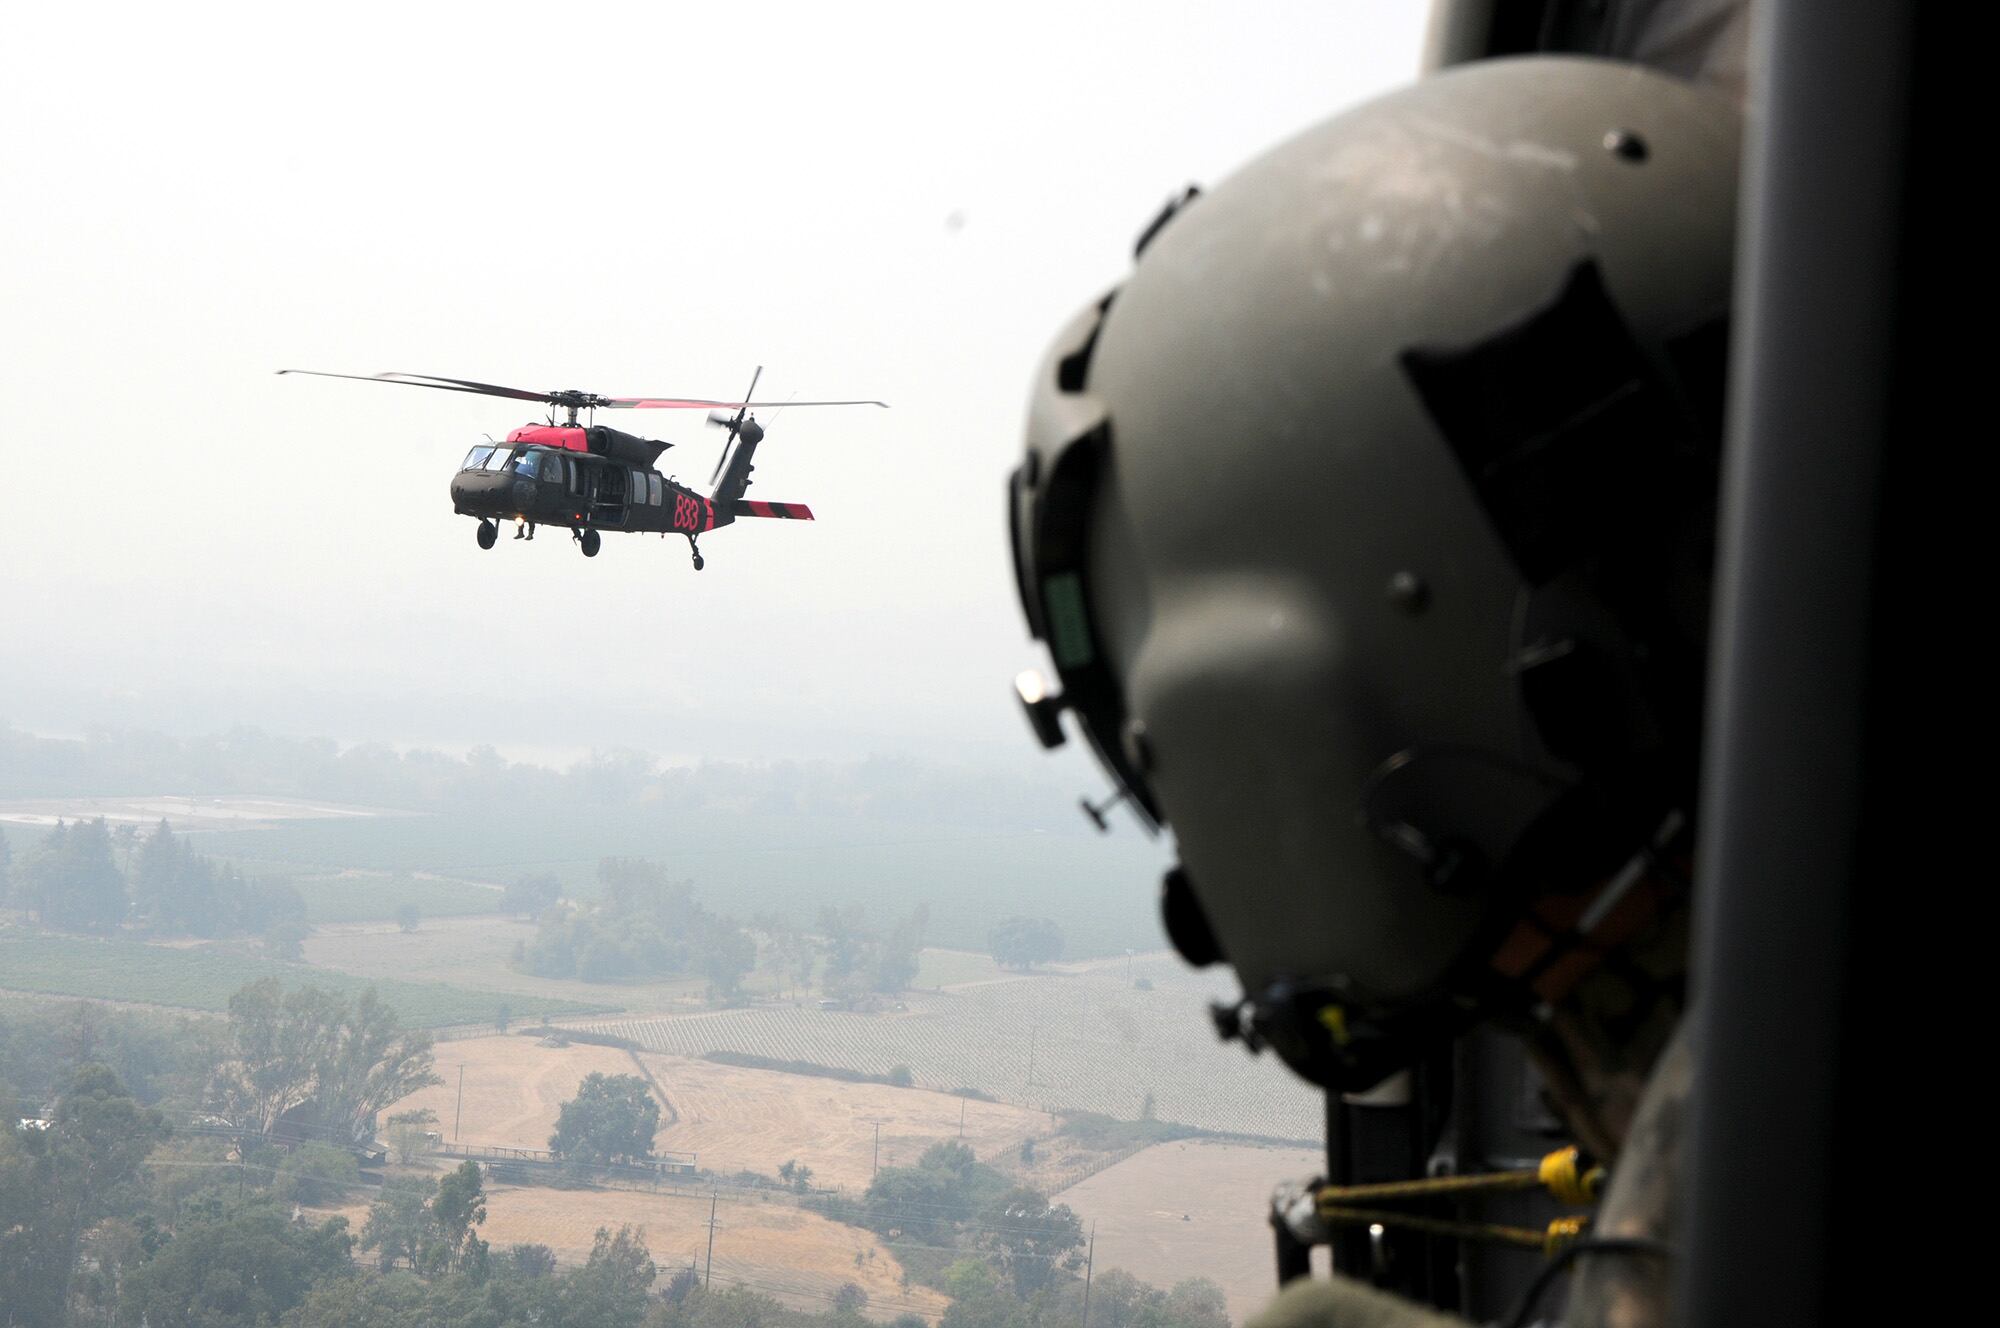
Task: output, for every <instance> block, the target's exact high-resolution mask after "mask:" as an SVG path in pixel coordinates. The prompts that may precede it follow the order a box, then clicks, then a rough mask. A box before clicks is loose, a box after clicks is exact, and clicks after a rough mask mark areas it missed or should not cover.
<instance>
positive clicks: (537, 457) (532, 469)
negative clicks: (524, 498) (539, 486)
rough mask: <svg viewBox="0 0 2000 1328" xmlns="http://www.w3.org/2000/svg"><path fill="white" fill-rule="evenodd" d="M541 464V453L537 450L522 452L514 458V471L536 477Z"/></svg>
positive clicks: (531, 477)
mask: <svg viewBox="0 0 2000 1328" xmlns="http://www.w3.org/2000/svg"><path fill="white" fill-rule="evenodd" d="M541 466H542V458H541V454H540V453H537V452H522V453H521V454H520V455H518V456H516V457H515V458H514V473H515V474H517V475H525V476H527V477H528V478H529V479H533V478H535V475H536V472H538V471H539V470H540V469H541Z"/></svg>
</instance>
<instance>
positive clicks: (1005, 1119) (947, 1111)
mask: <svg viewBox="0 0 2000 1328" xmlns="http://www.w3.org/2000/svg"><path fill="white" fill-rule="evenodd" d="M642 1058H643V1059H644V1060H645V1062H646V1064H647V1066H648V1067H649V1068H650V1069H651V1070H652V1071H653V1075H654V1077H655V1078H656V1079H658V1080H659V1081H660V1085H661V1087H663V1088H664V1089H665V1090H666V1094H667V1100H668V1102H669V1103H670V1104H671V1105H672V1107H673V1109H674V1112H675V1114H676V1115H678V1117H679V1120H678V1121H676V1122H675V1123H674V1124H672V1125H670V1126H666V1127H665V1128H663V1129H661V1131H660V1133H659V1136H658V1138H657V1140H656V1143H657V1145H658V1147H660V1148H663V1149H666V1148H671V1149H678V1150H681V1151H684V1152H694V1153H698V1154H699V1155H700V1166H701V1167H702V1168H703V1169H704V1170H706V1171H714V1172H720V1173H724V1174H727V1173H730V1172H734V1171H739V1170H740V1171H758V1172H762V1173H764V1174H765V1175H775V1174H776V1172H777V1170H778V1168H779V1167H780V1166H782V1165H784V1164H785V1163H786V1162H787V1161H789V1160H792V1159H797V1160H798V1161H800V1162H803V1163H804V1164H805V1165H807V1166H809V1167H811V1168H812V1169H813V1183H814V1184H816V1185H837V1186H840V1187H842V1188H844V1189H847V1190H850V1191H851V1190H857V1189H866V1188H867V1186H868V1181H869V1178H870V1177H871V1176H872V1175H873V1174H874V1165H875V1160H876V1152H875V1148H876V1130H877V1127H878V1126H879V1128H880V1131H881V1136H880V1137H881V1165H882V1166H885V1167H892V1166H893V1167H906V1166H914V1165H915V1164H916V1161H917V1159H918V1158H919V1157H920V1156H922V1155H923V1151H924V1150H925V1149H926V1148H929V1147H930V1146H931V1145H932V1144H935V1143H943V1142H946V1141H949V1140H955V1139H958V1138H959V1137H960V1134H959V1129H960V1121H961V1118H962V1119H963V1122H964V1131H965V1133H964V1136H963V1137H964V1141H965V1142H966V1143H967V1144H968V1145H970V1146H971V1148H972V1151H973V1154H974V1155H975V1156H977V1157H979V1158H981V1159H982V1160H991V1159H995V1158H997V1157H999V1156H1000V1155H1002V1154H1005V1153H1007V1152H1008V1151H1009V1150H1015V1151H1018V1150H1019V1148H1020V1146H1021V1141H1022V1140H1023V1139H1026V1138H1028V1137H1030V1136H1039V1135H1043V1134H1046V1133H1047V1132H1048V1131H1049V1129H1050V1128H1051V1124H1050V1121H1049V1118H1048V1117H1047V1116H1045V1115H1043V1114H1042V1113H1041V1112H1039V1111H1034V1110H1031V1109H1029V1108H1027V1107H1017V1106H1011V1105H1008V1104H1006V1103H1000V1102H977V1101H972V1100H969V1099H966V1098H962V1097H954V1096H952V1095H951V1094H949V1093H939V1092H933V1091H931V1090H929V1089H922V1088H893V1087H890V1086H889V1085H887V1084H854V1083H847V1082H844V1081H842V1080H838V1079H822V1078H817V1077H814V1076H811V1075H800V1074H782V1073H779V1072H776V1071H772V1070H746V1069H741V1068H739V1067H737V1066H733V1065H717V1064H716V1063H714V1062H713V1061H704V1060H692V1059H689V1058H687V1057H682V1056H663V1055H657V1054H654V1053H650V1052H649V1053H645V1054H644V1055H643V1057H642Z"/></svg>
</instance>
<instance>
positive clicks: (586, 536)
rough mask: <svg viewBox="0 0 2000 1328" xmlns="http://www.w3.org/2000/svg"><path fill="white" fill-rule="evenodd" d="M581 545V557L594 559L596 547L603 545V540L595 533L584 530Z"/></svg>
mask: <svg viewBox="0 0 2000 1328" xmlns="http://www.w3.org/2000/svg"><path fill="white" fill-rule="evenodd" d="M582 543H583V556H584V557H586V558H595V557H596V556H597V550H598V546H600V545H601V544H603V543H604V539H603V537H602V536H600V535H599V534H598V533H597V532H596V531H594V530H586V531H584V532H583V538H582Z"/></svg>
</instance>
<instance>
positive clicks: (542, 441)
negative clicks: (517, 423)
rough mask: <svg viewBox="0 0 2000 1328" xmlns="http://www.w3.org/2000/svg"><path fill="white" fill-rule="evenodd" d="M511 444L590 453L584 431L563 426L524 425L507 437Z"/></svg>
mask: <svg viewBox="0 0 2000 1328" xmlns="http://www.w3.org/2000/svg"><path fill="white" fill-rule="evenodd" d="M507 441H508V442H510V443H528V444H531V445H533V446H536V447H561V448H566V449H567V450H569V451H571V452H588V451H589V450H590V447H589V445H588V444H587V443H586V442H585V441H584V437H583V430H582V429H576V428H570V427H568V426H565V425H561V424H524V425H522V426H521V427H520V428H518V429H516V430H514V432H512V433H510V434H508V435H507Z"/></svg>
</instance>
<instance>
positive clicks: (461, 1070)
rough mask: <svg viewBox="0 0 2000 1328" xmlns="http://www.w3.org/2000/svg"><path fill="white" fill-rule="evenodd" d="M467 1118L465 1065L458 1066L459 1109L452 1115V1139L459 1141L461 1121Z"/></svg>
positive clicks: (455, 1141)
mask: <svg viewBox="0 0 2000 1328" xmlns="http://www.w3.org/2000/svg"><path fill="white" fill-rule="evenodd" d="M464 1119H465V1066H463V1065H460V1066H459V1067H458V1110H457V1111H455V1112H453V1113H452V1117H451V1141H452V1142H453V1143H457V1142H458V1126H459V1122H460V1121H463V1120H464Z"/></svg>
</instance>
